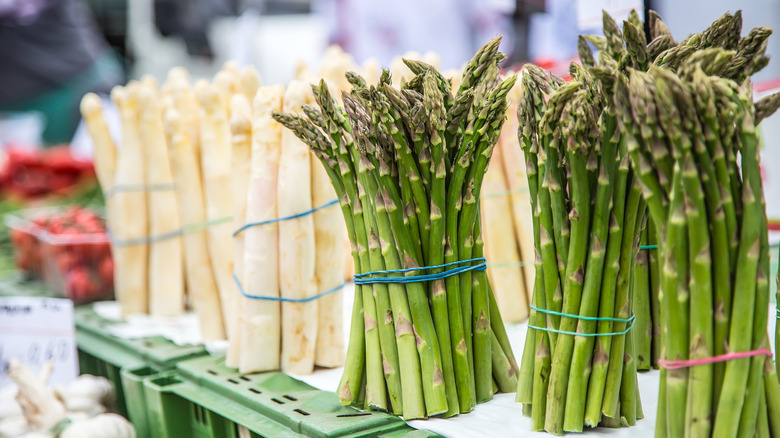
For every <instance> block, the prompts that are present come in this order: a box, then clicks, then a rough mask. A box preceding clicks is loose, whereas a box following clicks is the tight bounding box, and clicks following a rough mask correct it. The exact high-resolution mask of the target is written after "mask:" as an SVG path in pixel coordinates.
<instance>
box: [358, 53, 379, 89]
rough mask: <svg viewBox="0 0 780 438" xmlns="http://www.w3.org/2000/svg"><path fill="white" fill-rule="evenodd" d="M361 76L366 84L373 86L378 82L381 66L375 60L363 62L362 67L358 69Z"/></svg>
mask: <svg viewBox="0 0 780 438" xmlns="http://www.w3.org/2000/svg"><path fill="white" fill-rule="evenodd" d="M360 70H361V75H362V76H363V79H365V80H366V83H368V84H369V85H374V84H376V83H377V82H379V76H381V75H382V65H381V64H380V63H379V60H378V59H376V58H368V59H366V60H365V61H363V65H362V66H361V68H360Z"/></svg>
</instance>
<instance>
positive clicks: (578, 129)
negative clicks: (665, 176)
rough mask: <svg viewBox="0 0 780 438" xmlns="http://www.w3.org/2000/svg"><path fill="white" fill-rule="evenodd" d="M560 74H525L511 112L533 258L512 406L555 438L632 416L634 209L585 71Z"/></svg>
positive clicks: (616, 145)
mask: <svg viewBox="0 0 780 438" xmlns="http://www.w3.org/2000/svg"><path fill="white" fill-rule="evenodd" d="M571 73H572V76H573V77H574V78H575V80H574V81H572V82H569V83H566V84H563V83H562V82H561V80H560V79H558V78H555V77H554V76H551V75H549V74H547V73H545V72H544V71H543V70H541V69H539V68H537V67H534V66H526V67H525V68H524V70H523V78H522V84H521V85H522V88H521V93H522V98H521V107H520V108H519V110H518V117H519V119H520V137H521V142H522V143H521V144H522V146H523V149H524V152H525V155H526V163H527V169H528V171H527V174H528V180H529V182H528V185H529V188H530V192H531V201H532V208H533V212H534V217H533V221H534V224H533V225H534V231H535V245H536V251H537V254H538V257H537V260H536V281H535V284H534V295H533V303H532V304H533V307H532V311H531V319H530V323H529V327H530V328H531V330H529V331H528V334H527V336H526V343H525V349H524V352H523V357H522V364H521V368H520V370H521V371H520V377H519V381H518V393H517V401H519V402H521V403H523V405H524V411H525V413H526V414H527V415H530V416H531V418H532V420H533V428H534V429H535V430H542V429H544V430H546V431H548V432H550V433H555V434H560V433H563V432H564V431H573V432H574V431H577V432H579V431H582V430H583V427H584V425H588V426H591V427H595V426H596V425H598V424H599V423H601V422H602V418H603V417H602V416H605V418H604V421H605V422H607V421H608V422H610V423H611V424H615V423H616V424H621V423H622V424H626V425H633V424H634V423H635V422H636V420H637V419H638V418H642V417H643V414H642V408H641V405H640V403H639V395H638V392H637V380H636V362H635V361H634V360H633V342H632V337H631V336H629V335H627V334H628V333H630V330H631V328H632V327H631V326H632V325H633V324H634V318H633V317H632V315H631V313H630V309H631V303H630V295H629V288H630V284H629V269H630V266H631V264H632V260H633V258H634V255H635V247H636V246H637V245H638V242H639V239H638V238H637V236H638V234H639V233H638V230H639V229H640V227H641V225H642V222H641V218H642V217H643V215H644V205H643V203H642V201H641V192H640V190H639V187H638V186H636V185H635V184H633V179H634V176H633V175H632V174H631V172H629V168H628V154H627V150H626V145H625V143H624V142H621V137H620V136H619V133H618V131H617V130H616V127H617V118H616V114H615V113H614V112H612V111H611V110H610V108H609V107H607V106H606V105H605V103H606V101H605V95H604V94H603V93H601V92H600V88H599V85H598V84H597V81H596V79H595V78H594V77H593V76H592V75H591V74H590V73H589V72H588V71H587V70H585V69H582V68H579V67H578V66H576V65H573V66H572V71H571Z"/></svg>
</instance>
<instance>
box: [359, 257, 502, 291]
mask: <svg viewBox="0 0 780 438" xmlns="http://www.w3.org/2000/svg"><path fill="white" fill-rule="evenodd" d="M473 262H479V263H477V264H476V265H469V266H458V267H457V268H453V269H448V270H445V271H442V272H437V273H435V274H422V275H412V276H409V277H372V278H367V277H371V276H374V275H385V274H403V273H406V272H413V271H427V270H430V269H441V268H446V267H448V266H455V265H462V264H464V263H473ZM485 269H487V259H485V258H484V257H479V258H475V259H468V260H460V261H457V262H450V263H445V264H443V265H436V266H423V267H419V268H406V269H391V270H388V271H372V272H366V273H363V274H355V276H354V279H355V284H356V285H362V284H374V283H419V282H423V281H434V280H441V279H443V278H447V277H451V276H453V275H458V274H461V273H463V272H468V271H484V270H485Z"/></svg>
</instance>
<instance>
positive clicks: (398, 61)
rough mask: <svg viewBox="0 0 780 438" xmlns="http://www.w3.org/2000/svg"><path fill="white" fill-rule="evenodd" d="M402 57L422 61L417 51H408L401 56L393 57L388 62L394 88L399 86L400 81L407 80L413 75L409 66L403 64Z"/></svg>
mask: <svg viewBox="0 0 780 438" xmlns="http://www.w3.org/2000/svg"><path fill="white" fill-rule="evenodd" d="M404 59H412V60H416V61H422V55H420V53H419V52H415V51H409V52H406V53H404V55H403V56H396V57H395V58H393V60H392V61H391V62H390V74H391V76H392V77H393V87H395V88H401V84H402V83H404V82H409V81H410V80H411V79H412V78H413V77H414V74H413V73H412V71H411V70H409V67H407V66H406V64H404Z"/></svg>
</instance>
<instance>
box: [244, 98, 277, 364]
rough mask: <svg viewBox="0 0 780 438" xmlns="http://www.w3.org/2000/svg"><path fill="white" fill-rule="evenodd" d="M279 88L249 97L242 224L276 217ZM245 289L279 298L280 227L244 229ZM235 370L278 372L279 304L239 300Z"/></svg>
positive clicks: (274, 225)
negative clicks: (249, 127) (251, 108)
mask: <svg viewBox="0 0 780 438" xmlns="http://www.w3.org/2000/svg"><path fill="white" fill-rule="evenodd" d="M283 96H284V86H282V85H275V86H272V87H262V88H260V89H259V90H258V92H257V96H256V97H255V99H254V113H253V115H252V163H251V173H250V177H249V187H248V190H247V206H246V221H247V222H261V221H266V220H270V219H275V218H277V217H278V214H277V212H278V209H277V175H278V172H279V156H280V154H281V147H282V126H281V125H280V124H278V123H277V122H276V121H275V120H274V119H273V118H272V117H271V114H272V112H273V111H281V110H282V97H283ZM243 234H244V242H245V244H244V283H243V287H244V290H245V291H246V292H247V293H249V294H252V295H256V296H266V297H278V296H279V225H278V224H277V223H269V224H266V225H260V226H256V227H252V228H248V229H246V230H244V232H243ZM240 302H241V318H240V330H241V335H240V339H241V359H240V362H239V368H238V369H239V371H240V372H242V373H252V372H259V371H270V370H278V369H279V366H280V354H281V339H282V332H281V327H282V325H281V322H282V321H281V305H280V303H279V302H278V301H270V300H258V299H252V298H247V297H244V296H242V297H241V298H240Z"/></svg>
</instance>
